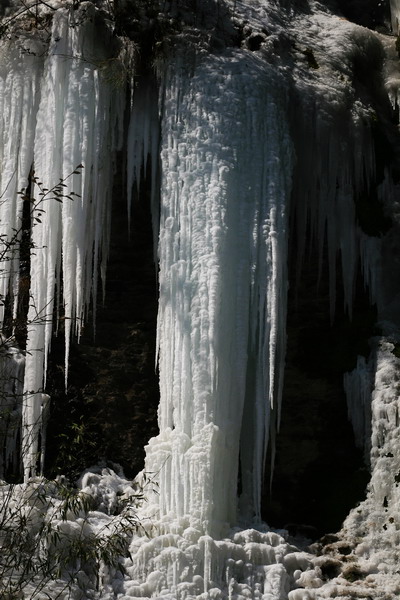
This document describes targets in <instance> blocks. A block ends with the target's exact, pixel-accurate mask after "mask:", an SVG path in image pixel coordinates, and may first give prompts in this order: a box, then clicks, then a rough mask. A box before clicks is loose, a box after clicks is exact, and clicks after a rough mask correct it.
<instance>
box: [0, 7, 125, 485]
mask: <svg viewBox="0 0 400 600" xmlns="http://www.w3.org/2000/svg"><path fill="white" fill-rule="evenodd" d="M83 10H86V11H88V12H87V13H86V15H85V18H84V21H85V22H84V24H82V25H81V26H79V27H75V26H74V23H71V16H70V14H69V11H68V10H61V9H60V10H59V11H57V12H56V13H55V15H54V18H53V21H52V31H51V42H50V45H49V48H48V51H47V53H46V56H45V58H44V57H43V55H44V49H43V47H42V46H41V45H40V43H39V42H35V40H34V39H33V41H32V40H31V38H30V37H28V36H27V37H26V39H23V40H20V41H19V42H16V43H12V42H9V43H7V42H3V45H2V49H1V52H2V62H1V79H0V89H1V94H0V102H1V121H0V132H1V136H2V146H1V151H2V161H3V162H2V164H3V169H2V172H1V197H2V217H1V224H0V226H1V232H2V233H1V235H2V236H3V238H2V239H3V240H5V242H6V243H5V246H4V247H5V248H6V250H5V251H4V252H3V256H1V257H0V258H1V259H2V271H3V275H2V278H1V286H2V287H1V297H2V298H3V299H5V298H6V297H7V295H8V294H10V295H11V297H12V298H14V317H16V316H17V306H16V305H17V302H18V287H19V285H20V278H19V271H20V265H19V253H18V251H17V246H18V243H19V242H20V239H21V235H22V225H21V222H22V211H23V204H24V201H25V202H30V203H31V209H30V213H31V214H30V219H31V224H32V234H31V240H30V243H31V244H32V246H33V248H34V251H32V252H31V256H30V290H29V312H28V339H27V348H26V366H25V383H24V404H23V436H22V448H23V460H24V470H25V477H29V476H30V475H31V474H34V473H35V471H36V468H37V464H38V454H39V453H40V449H39V448H38V435H39V431H40V427H41V406H42V401H41V400H42V390H43V387H44V386H45V379H46V367H47V356H48V351H49V348H50V343H51V336H52V331H53V313H54V311H55V310H56V306H55V304H56V303H55V301H54V300H55V297H56V296H57V297H58V298H59V299H60V302H61V303H62V306H63V309H62V312H63V319H64V323H65V340H66V362H65V364H66V369H65V372H66V378H67V376H68V353H69V343H70V338H71V335H72V333H74V334H75V335H77V336H78V338H79V334H80V330H81V327H82V323H83V321H84V319H85V316H86V313H87V309H88V304H89V302H90V300H91V297H93V305H94V306H95V305H96V293H97V287H98V285H97V277H98V272H99V269H100V271H101V273H102V277H103V278H104V277H105V264H106V261H107V255H108V243H109V239H108V238H109V225H110V223H109V220H110V194H111V181H112V174H113V169H114V164H113V152H114V150H116V148H117V147H118V145H119V144H120V140H121V135H120V131H119V127H118V118H120V117H121V115H122V113H123V105H124V94H123V91H122V90H121V89H119V88H118V86H117V85H114V83H113V82H112V81H108V80H107V77H106V76H105V75H104V71H105V70H106V69H107V66H108V64H107V63H108V60H109V58H110V56H109V52H110V47H109V46H110V44H111V33H109V32H108V31H107V29H106V28H105V27H103V28H102V29H101V30H100V32H99V30H98V29H96V28H95V26H94V23H93V18H94V7H93V6H92V5H90V4H88V6H87V7H84V8H82V9H81V11H83ZM79 18H81V17H80V14H79V12H77V13H76V14H75V19H76V20H79ZM99 33H101V35H102V36H103V39H102V41H100V42H99V41H98V40H97V36H98V35H99ZM107 35H108V37H107ZM111 100H112V101H111ZM32 168H33V169H34V174H33V172H32V171H31V169H32ZM28 186H29V187H28ZM22 191H23V193H21V192H22ZM27 195H29V196H30V198H31V199H34V200H30V199H29V198H28V197H27ZM103 283H104V282H103ZM2 304H4V302H3V303H2ZM57 310H58V309H57ZM2 321H3V317H2Z"/></svg>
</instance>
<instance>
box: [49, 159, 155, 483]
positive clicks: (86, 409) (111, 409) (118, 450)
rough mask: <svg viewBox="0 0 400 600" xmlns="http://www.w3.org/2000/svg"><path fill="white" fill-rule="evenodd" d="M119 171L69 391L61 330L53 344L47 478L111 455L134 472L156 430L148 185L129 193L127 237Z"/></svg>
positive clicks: (72, 361)
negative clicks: (102, 268)
mask: <svg viewBox="0 0 400 600" xmlns="http://www.w3.org/2000/svg"><path fill="white" fill-rule="evenodd" d="M124 172H125V165H124V164H121V165H120V166H119V173H118V174H117V175H116V178H115V189H114V197H113V208H112V228H111V246H110V258H109V261H108V267H107V282H106V289H105V302H104V304H103V303H102V301H101V297H102V292H101V289H99V292H98V294H99V296H98V306H97V315H96V331H95V332H94V331H93V325H92V315H89V319H88V322H87V325H86V327H85V330H84V333H83V335H82V339H81V341H80V344H77V343H76V342H74V343H73V344H72V348H71V356H70V368H69V373H70V377H69V382H68V390H67V393H65V392H64V339H63V338H64V336H63V335H60V336H59V337H58V338H56V339H55V340H54V344H53V348H52V353H51V363H50V370H49V376H48V386H47V391H48V393H49V394H50V395H51V398H52V402H51V415H50V422H49V425H48V441H47V450H46V473H47V475H49V476H54V475H57V474H58V473H60V474H61V473H62V474H64V475H67V476H68V477H70V478H76V477H77V476H78V475H79V473H80V472H81V471H82V469H84V468H86V467H88V466H90V465H91V464H94V463H98V462H99V461H106V462H107V461H113V462H116V463H119V464H120V465H121V466H122V467H123V469H124V472H125V474H126V475H127V476H129V477H133V476H134V475H135V474H136V473H137V472H138V471H139V470H140V469H142V468H143V460H144V446H145V445H146V444H147V442H148V440H149V438H150V437H152V436H153V435H155V434H156V433H157V431H158V429H157V407H158V403H159V386H158V374H157V372H156V369H155V339H156V333H155V332H156V318H157V282H156V267H155V264H154V260H153V234H152V227H151V215H150V197H149V196H150V190H149V189H148V188H149V186H148V185H147V184H146V182H144V184H143V187H142V190H141V192H140V194H139V195H138V194H136V197H135V198H134V206H133V219H132V231H131V233H130V235H129V233H128V227H127V222H128V221H127V207H126V191H125V185H126V183H125V181H124V177H123V175H122V173H124ZM99 287H100V286H99Z"/></svg>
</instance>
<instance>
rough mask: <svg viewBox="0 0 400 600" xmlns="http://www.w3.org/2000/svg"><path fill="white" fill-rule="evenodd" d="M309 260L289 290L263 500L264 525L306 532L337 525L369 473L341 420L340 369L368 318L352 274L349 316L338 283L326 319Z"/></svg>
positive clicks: (372, 318) (370, 311) (351, 361)
mask: <svg viewBox="0 0 400 600" xmlns="http://www.w3.org/2000/svg"><path fill="white" fill-rule="evenodd" d="M315 262H316V261H313V260H310V261H309V262H308V264H307V265H306V266H305V267H304V269H303V272H302V278H301V281H300V284H299V285H298V287H297V288H296V287H295V285H294V284H293V286H292V288H291V289H290V292H289V298H288V325H287V335H288V346H287V358H286V369H285V382H284V391H283V401H282V420H281V427H280V431H279V433H278V435H277V441H276V461H275V466H274V471H273V479H272V486H271V489H269V484H268V483H267V484H266V489H265V493H264V501H263V518H264V519H265V521H266V522H267V523H268V524H269V525H270V526H273V527H279V528H282V527H285V528H286V529H289V531H290V533H293V534H303V535H305V536H306V537H307V538H310V539H317V538H318V537H321V536H322V535H324V534H326V533H330V532H335V531H338V530H339V529H340V527H341V525H342V522H343V520H344V519H345V517H346V516H347V514H348V513H349V511H350V509H351V508H352V507H354V506H355V505H356V504H357V502H359V501H361V500H363V498H364V497H365V488H366V485H367V483H368V481H369V472H368V469H367V466H366V465H365V463H364V461H363V456H362V451H361V450H360V449H359V448H357V447H356V446H355V441H354V434H353V430H352V426H351V423H350V422H349V420H348V415H347V403H346V398H345V393H344V389H343V374H344V373H345V372H347V371H351V370H352V369H354V368H355V366H356V359H357V355H364V356H367V355H368V354H369V346H368V339H369V338H370V337H371V335H373V332H374V325H375V322H376V311H375V309H374V307H371V306H370V303H369V298H368V294H367V291H366V290H365V289H364V285H363V283H362V281H361V275H359V277H358V281H357V285H356V294H355V302H354V313H353V317H352V319H349V317H348V315H347V314H346V312H345V311H344V309H343V308H342V307H343V290H338V294H337V295H338V296H339V298H338V299H337V305H336V313H335V318H334V322H333V323H332V324H331V322H330V316H329V286H328V270H327V268H324V269H323V275H322V280H321V281H320V283H318V282H317V281H316V275H315V274H316V272H317V268H316V264H315ZM325 266H326V265H325ZM292 279H293V278H292ZM269 477H270V473H267V478H266V481H268V482H269Z"/></svg>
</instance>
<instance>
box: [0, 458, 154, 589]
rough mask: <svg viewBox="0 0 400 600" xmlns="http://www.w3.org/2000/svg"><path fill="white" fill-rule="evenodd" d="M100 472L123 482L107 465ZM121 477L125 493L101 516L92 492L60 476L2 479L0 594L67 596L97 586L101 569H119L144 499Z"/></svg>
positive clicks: (99, 581) (121, 567)
mask: <svg viewBox="0 0 400 600" xmlns="http://www.w3.org/2000/svg"><path fill="white" fill-rule="evenodd" d="M103 475H105V476H106V477H108V478H109V477H111V478H112V477H114V480H115V481H122V480H121V478H118V476H116V475H115V473H114V472H113V471H111V470H103ZM94 477H96V476H94ZM99 478H100V476H99V477H98V479H97V480H96V481H97V483H98V482H99V480H100V479H101V478H100V479H99ZM123 481H124V482H125V484H126V487H127V488H128V489H129V491H130V493H127V494H125V497H124V495H122V496H121V497H120V499H119V500H118V502H116V503H115V506H114V510H113V513H114V514H112V515H107V514H103V517H102V518H99V512H98V511H99V510H100V508H99V505H98V501H96V497H95V495H93V494H91V493H90V492H88V491H85V490H77V489H76V488H73V487H71V486H70V485H68V483H66V482H65V481H64V480H63V479H62V478H60V479H59V480H55V481H49V480H46V479H44V478H34V479H32V480H30V481H29V482H28V483H26V484H20V485H16V484H13V485H10V484H6V483H4V482H3V483H1V484H0V500H1V508H0V598H10V599H11V598H12V599H13V600H14V599H16V598H29V599H30V600H33V599H34V598H39V597H40V598H43V597H44V596H43V595H47V596H48V597H49V598H50V597H51V598H68V597H69V596H70V594H71V593H72V590H76V589H79V587H80V586H84V588H85V591H87V590H89V589H91V590H93V591H94V592H95V591H96V590H99V589H100V588H101V586H102V573H103V572H104V569H105V568H106V571H110V570H111V571H118V570H119V571H121V572H123V565H122V562H121V557H124V556H126V555H127V554H128V546H129V543H130V540H131V538H132V535H133V533H134V532H135V531H136V530H138V528H139V527H140V523H139V521H138V518H137V512H136V510H137V506H138V504H140V502H141V501H142V500H143V491H142V490H139V491H138V490H136V491H134V490H133V488H132V487H130V486H129V484H128V482H126V480H123ZM100 487H101V485H100ZM120 493H121V492H120ZM93 509H97V511H96V513H93V512H92V511H93Z"/></svg>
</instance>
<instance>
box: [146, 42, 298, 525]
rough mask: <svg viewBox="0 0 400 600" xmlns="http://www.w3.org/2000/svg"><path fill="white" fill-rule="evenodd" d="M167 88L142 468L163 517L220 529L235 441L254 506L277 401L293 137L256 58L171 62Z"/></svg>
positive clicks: (273, 84)
mask: <svg viewBox="0 0 400 600" xmlns="http://www.w3.org/2000/svg"><path fill="white" fill-rule="evenodd" d="M255 82H257V83H256V85H255ZM164 90H165V91H164V97H163V100H162V102H163V107H164V108H163V119H162V145H161V162H162V165H161V166H162V173H163V175H162V177H163V178H162V187H161V194H162V198H161V218H160V243H159V259H160V275H159V282H160V304H159V317H158V346H159V361H160V387H161V402H160V407H159V425H160V435H159V436H158V437H156V438H153V439H152V440H150V442H149V446H148V447H147V458H146V467H145V469H146V471H147V472H151V473H157V474H158V476H157V478H158V480H159V486H160V490H159V491H160V496H159V497H160V502H159V507H158V509H159V518H160V523H161V530H162V529H163V527H164V526H165V527H166V528H167V529H168V528H169V527H170V526H171V525H172V523H175V525H174V527H177V526H178V524H179V523H181V522H182V523H186V522H187V523H188V524H189V525H190V526H191V527H195V528H199V529H200V530H202V531H204V533H207V534H211V535H215V534H216V533H217V535H219V534H220V532H221V531H222V530H223V529H224V527H225V526H226V524H227V523H233V522H235V520H236V497H237V473H238V459H239V447H240V440H241V441H242V443H241V447H240V462H241V473H242V488H243V498H244V499H245V500H244V502H245V504H246V505H247V507H248V509H249V516H252V513H253V512H254V513H255V514H256V515H257V517H259V516H260V495H261V490H260V482H261V480H262V471H263V465H264V460H265V452H266V443H267V441H266V440H267V439H268V432H269V430H270V429H271V430H274V428H275V427H276V424H277V419H278V414H279V403H280V395H281V379H282V367H283V357H284V351H285V319H286V311H285V306H286V286H287V283H286V266H285V265H286V259H285V256H286V251H287V239H286V235H287V234H286V231H287V203H288V198H289V194H290V185H291V143H290V139H289V136H288V132H287V126H286V120H285V118H284V116H283V114H284V113H283V110H284V102H285V100H284V98H285V95H284V89H280V86H279V82H278V81H277V80H276V78H275V77H274V76H273V74H272V72H271V70H270V69H268V68H266V67H265V66H264V65H263V64H262V63H261V61H259V60H257V59H254V58H252V57H248V58H247V59H246V60H245V61H244V60H243V59H242V57H241V56H240V55H235V54H233V55H231V56H229V57H226V58H214V59H212V60H211V59H210V60H204V61H202V63H201V65H199V66H198V67H197V68H196V70H195V72H194V74H193V75H192V76H191V77H188V75H187V72H186V69H185V68H184V67H183V66H180V65H179V61H178V62H177V66H176V67H175V68H174V69H170V71H169V73H168V75H167V78H166V81H165V85H164ZM250 90H251V93H249V91H250ZM217 323H218V326H217ZM265 395H266V396H267V401H266V398H265ZM271 413H272V416H271ZM249 439H252V440H254V445H253V447H251V446H249V445H248V440H249ZM216 499H218V500H217V501H215V500H216Z"/></svg>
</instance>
